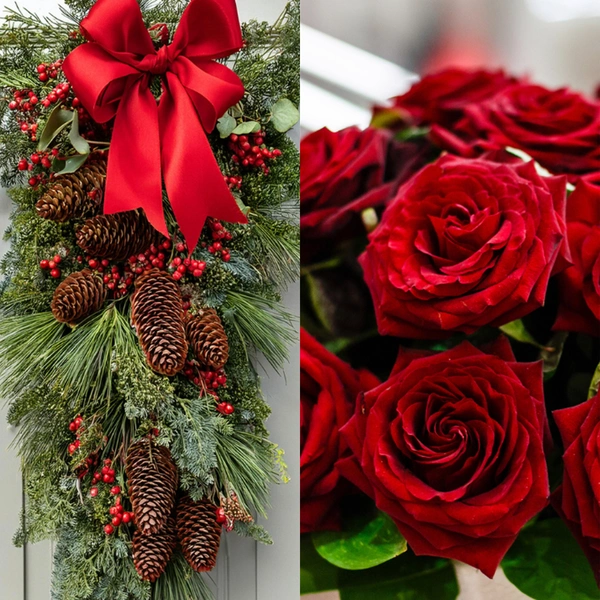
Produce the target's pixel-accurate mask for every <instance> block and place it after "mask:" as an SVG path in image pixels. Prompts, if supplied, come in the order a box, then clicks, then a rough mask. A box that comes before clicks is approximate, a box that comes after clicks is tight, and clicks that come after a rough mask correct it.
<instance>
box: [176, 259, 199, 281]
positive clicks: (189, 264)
mask: <svg viewBox="0 0 600 600" xmlns="http://www.w3.org/2000/svg"><path fill="white" fill-rule="evenodd" d="M205 268H206V263H205V262H204V261H203V260H192V259H191V258H183V259H182V258H180V257H179V256H176V257H175V258H174V259H173V261H172V262H171V264H170V265H169V269H170V271H171V273H172V275H173V279H175V280H176V281H179V280H180V279H181V278H182V277H183V276H184V275H188V274H189V275H192V277H196V278H198V277H202V274H203V273H204V269H205Z"/></svg>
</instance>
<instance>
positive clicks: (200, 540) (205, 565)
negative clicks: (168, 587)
mask: <svg viewBox="0 0 600 600" xmlns="http://www.w3.org/2000/svg"><path fill="white" fill-rule="evenodd" d="M216 510H217V507H216V506H215V505H214V504H213V503H212V502H210V501H209V500H207V499H203V500H201V501H200V502H194V501H193V500H192V499H191V498H190V497H189V496H185V497H183V498H182V499H181V500H180V501H179V504H178V505H177V536H178V537H179V543H180V544H181V549H182V550H183V554H184V556H185V558H186V560H187V561H188V563H189V564H190V566H191V567H192V569H194V571H210V570H211V569H213V568H214V566H215V562H216V560H217V553H218V552H219V544H220V543H221V525H219V523H217V515H216Z"/></svg>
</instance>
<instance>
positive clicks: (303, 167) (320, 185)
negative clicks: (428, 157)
mask: <svg viewBox="0 0 600 600" xmlns="http://www.w3.org/2000/svg"><path fill="white" fill-rule="evenodd" d="M424 143H425V144H426V142H421V144H418V143H416V142H415V143H409V142H407V143H405V144H400V143H397V142H394V141H393V139H392V134H391V133H390V132H388V131H383V130H379V129H366V130H364V131H362V130H360V129H359V128H358V127H349V128H347V129H343V130H342V131H338V132H333V131H329V130H328V129H320V130H319V131H316V132H315V133H312V134H310V135H308V136H306V137H305V138H304V139H303V140H302V143H301V144H300V202H301V217H300V225H301V229H302V238H303V246H302V250H303V253H304V252H306V251H309V250H312V248H311V245H312V246H320V243H319V244H317V243H315V242H312V244H311V240H321V241H322V240H327V241H330V240H331V238H332V235H333V234H335V239H336V240H339V239H341V238H342V237H345V236H347V235H352V234H355V233H357V231H364V226H362V225H361V221H360V213H361V211H363V210H364V209H366V208H372V207H379V206H382V205H383V204H384V203H385V202H386V201H387V200H388V199H389V198H390V197H391V196H392V195H393V194H394V193H395V191H396V190H397V189H398V186H399V185H400V183H402V182H403V181H405V180H406V179H407V178H408V177H409V176H410V175H412V174H413V173H415V172H416V171H417V170H418V169H419V168H420V167H421V166H423V165H424V164H425V162H426V161H425V158H424V155H425V153H426V150H425V149H424V146H423V144H424ZM310 253H311V254H312V253H313V251H311V252H310Z"/></svg>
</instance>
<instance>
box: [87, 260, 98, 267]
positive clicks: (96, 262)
mask: <svg viewBox="0 0 600 600" xmlns="http://www.w3.org/2000/svg"><path fill="white" fill-rule="evenodd" d="M88 265H90V267H91V268H92V269H97V268H98V261H97V260H96V259H94V258H91V259H90V260H88Z"/></svg>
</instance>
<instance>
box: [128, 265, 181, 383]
mask: <svg viewBox="0 0 600 600" xmlns="http://www.w3.org/2000/svg"><path fill="white" fill-rule="evenodd" d="M135 285H136V288H137V289H136V292H135V294H134V295H133V298H132V300H131V320H132V321H133V324H134V326H135V328H136V331H137V334H138V338H139V340H140V344H141V346H142V349H143V350H144V353H145V354H146V360H147V361H148V364H149V365H150V366H151V367H152V368H153V369H154V370H155V371H157V372H158V373H161V374H162V375H169V376H171V375H175V374H176V373H178V372H179V371H181V369H183V367H184V366H185V359H186V356H187V351H188V344H187V340H186V338H185V325H184V311H183V299H182V297H181V291H180V290H179V286H178V285H177V283H176V281H175V280H174V279H173V278H172V277H171V275H169V274H168V273H165V272H164V271H161V270H159V269H151V270H150V271H147V272H146V273H144V274H143V275H142V276H141V277H139V278H138V280H137V281H136V284H135Z"/></svg>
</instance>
